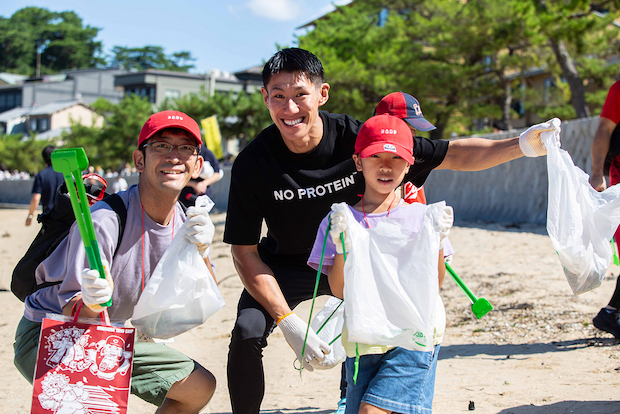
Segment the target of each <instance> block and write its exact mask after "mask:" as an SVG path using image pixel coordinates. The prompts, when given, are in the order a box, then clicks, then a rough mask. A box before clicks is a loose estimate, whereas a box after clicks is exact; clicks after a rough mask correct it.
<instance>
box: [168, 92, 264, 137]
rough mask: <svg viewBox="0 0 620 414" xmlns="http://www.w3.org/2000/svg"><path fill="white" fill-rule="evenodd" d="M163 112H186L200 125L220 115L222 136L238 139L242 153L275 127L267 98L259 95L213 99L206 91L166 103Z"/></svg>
mask: <svg viewBox="0 0 620 414" xmlns="http://www.w3.org/2000/svg"><path fill="white" fill-rule="evenodd" d="M161 109H162V110H164V109H174V110H177V111H181V112H184V113H186V114H188V115H189V116H191V117H192V118H194V119H195V120H196V121H198V122H200V120H202V119H204V118H207V117H209V116H213V115H217V117H218V123H219V125H220V131H221V133H222V136H223V137H224V138H226V139H232V138H237V139H238V140H239V149H242V148H243V147H244V146H245V145H246V144H247V143H248V142H250V141H251V140H252V139H254V138H255V137H256V136H257V135H258V134H259V132H260V131H262V130H263V129H264V128H265V127H267V126H268V125H269V124H271V117H270V116H269V111H268V110H267V108H265V104H264V102H263V95H262V94H261V93H260V92H258V91H257V92H253V93H245V92H240V93H238V94H234V93H232V92H230V93H216V94H214V95H213V96H211V95H209V94H207V93H206V92H205V90H204V88H203V89H202V90H201V91H200V92H199V93H197V94H194V93H192V94H187V95H184V96H181V97H180V98H178V99H176V100H174V101H169V100H166V101H165V102H164V103H163V104H162V105H161Z"/></svg>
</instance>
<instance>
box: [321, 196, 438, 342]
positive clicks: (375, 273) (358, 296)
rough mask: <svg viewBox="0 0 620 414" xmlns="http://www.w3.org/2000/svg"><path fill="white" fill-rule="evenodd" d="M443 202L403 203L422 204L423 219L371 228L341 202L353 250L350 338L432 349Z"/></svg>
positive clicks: (348, 273)
mask: <svg viewBox="0 0 620 414" xmlns="http://www.w3.org/2000/svg"><path fill="white" fill-rule="evenodd" d="M444 207H445V202H440V203H435V204H431V205H424V204H420V203H414V204H411V205H405V206H401V207H400V208H401V209H402V208H407V209H422V211H424V212H425V213H424V219H423V221H422V222H421V223H418V225H417V228H416V226H412V224H411V220H405V219H399V218H390V217H386V218H385V219H383V220H381V221H380V222H378V224H377V226H376V227H374V228H371V229H367V228H365V227H363V226H362V225H361V224H360V223H358V222H357V221H356V220H355V219H354V218H353V215H352V213H351V211H350V209H349V207H348V206H347V205H346V204H345V203H339V204H335V205H334V206H332V208H333V209H334V210H335V211H342V212H343V213H344V214H345V217H346V221H347V226H348V231H349V237H350V239H351V251H350V252H349V254H347V259H346V262H345V266H344V280H345V283H344V306H345V315H346V318H345V320H346V322H345V323H346V326H347V330H348V335H349V337H348V339H349V341H351V342H359V343H363V344H376V345H389V346H400V347H403V348H406V349H409V350H417V351H430V350H432V349H433V331H434V328H435V313H436V305H435V301H436V298H437V296H438V293H439V283H438V280H437V260H438V253H439V227H440V225H439V224H438V222H437V219H438V218H439V217H441V216H442V215H443V209H444Z"/></svg>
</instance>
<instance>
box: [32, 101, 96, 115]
mask: <svg viewBox="0 0 620 414" xmlns="http://www.w3.org/2000/svg"><path fill="white" fill-rule="evenodd" d="M75 105H84V103H83V102H82V101H80V100H77V99H73V100H70V101H55V102H50V103H48V104H45V105H41V106H35V107H34V108H30V112H29V113H28V115H30V116H33V115H50V114H53V113H56V112H59V111H62V110H63V109H67V108H70V107H72V106H75Z"/></svg>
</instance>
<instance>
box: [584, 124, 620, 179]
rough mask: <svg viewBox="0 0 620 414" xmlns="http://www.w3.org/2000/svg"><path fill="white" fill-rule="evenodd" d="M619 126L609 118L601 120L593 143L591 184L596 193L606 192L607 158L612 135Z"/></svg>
mask: <svg viewBox="0 0 620 414" xmlns="http://www.w3.org/2000/svg"><path fill="white" fill-rule="evenodd" d="M617 125H618V124H617V123H615V122H614V121H612V120H611V119H607V118H603V117H601V118H600V121H599V124H598V128H597V130H596V133H595V134H594V140H593V141H592V148H591V156H592V175H591V176H590V184H591V185H592V187H594V189H595V190H596V191H604V190H605V189H606V188H607V183H606V182H605V177H604V171H603V168H604V165H605V157H606V156H607V152H608V151H609V143H610V142H611V135H612V133H613V132H614V129H616V126H617Z"/></svg>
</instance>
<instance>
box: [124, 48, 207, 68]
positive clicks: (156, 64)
mask: <svg viewBox="0 0 620 414" xmlns="http://www.w3.org/2000/svg"><path fill="white" fill-rule="evenodd" d="M112 53H113V55H114V56H113V58H112V66H116V67H120V68H123V69H127V70H130V69H135V70H146V69H161V70H172V71H175V72H187V71H188V70H190V69H191V68H193V67H194V65H193V64H191V62H193V61H194V60H196V59H195V58H193V57H192V54H191V53H190V52H187V51H181V52H175V53H173V54H172V55H170V56H166V54H165V53H164V49H163V48H162V47H161V46H144V47H123V46H114V48H113V49H112Z"/></svg>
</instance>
